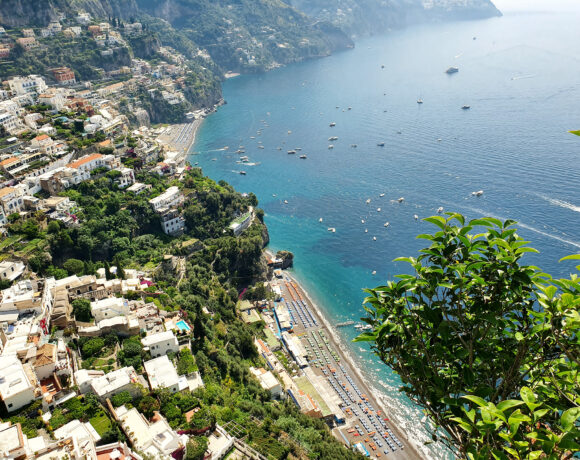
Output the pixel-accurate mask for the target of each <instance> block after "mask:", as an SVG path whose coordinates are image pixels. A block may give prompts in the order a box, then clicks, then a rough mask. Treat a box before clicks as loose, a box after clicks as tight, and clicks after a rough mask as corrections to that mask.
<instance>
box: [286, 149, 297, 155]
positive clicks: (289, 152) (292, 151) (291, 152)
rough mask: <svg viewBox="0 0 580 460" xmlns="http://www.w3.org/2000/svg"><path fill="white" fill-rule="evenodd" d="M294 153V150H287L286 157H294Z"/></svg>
mask: <svg viewBox="0 0 580 460" xmlns="http://www.w3.org/2000/svg"><path fill="white" fill-rule="evenodd" d="M295 153H296V150H288V155H294V154H295Z"/></svg>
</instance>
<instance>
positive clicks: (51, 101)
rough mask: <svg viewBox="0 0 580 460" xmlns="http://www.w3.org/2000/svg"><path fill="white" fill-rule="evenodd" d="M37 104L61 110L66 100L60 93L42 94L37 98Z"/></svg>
mask: <svg viewBox="0 0 580 460" xmlns="http://www.w3.org/2000/svg"><path fill="white" fill-rule="evenodd" d="M38 103H39V104H46V105H50V106H51V107H52V108H53V109H56V110H61V109H62V108H63V107H64V106H65V105H66V104H67V100H66V99H65V97H64V95H63V93H61V92H58V93H42V94H40V95H39V96H38Z"/></svg>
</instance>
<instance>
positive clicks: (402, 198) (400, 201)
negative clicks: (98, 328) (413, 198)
mask: <svg viewBox="0 0 580 460" xmlns="http://www.w3.org/2000/svg"><path fill="white" fill-rule="evenodd" d="M397 201H398V202H399V203H402V202H403V201H405V198H404V197H401V198H399V199H398V200H397Z"/></svg>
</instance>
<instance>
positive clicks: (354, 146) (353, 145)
mask: <svg viewBox="0 0 580 460" xmlns="http://www.w3.org/2000/svg"><path fill="white" fill-rule="evenodd" d="M350 146H351V147H352V148H353V149H356V148H357V147H358V146H357V145H356V144H350Z"/></svg>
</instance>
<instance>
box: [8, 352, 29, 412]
mask: <svg viewBox="0 0 580 460" xmlns="http://www.w3.org/2000/svg"><path fill="white" fill-rule="evenodd" d="M0 398H1V399H2V401H3V402H4V405H5V406H6V410H7V411H8V412H14V411H16V410H18V409H20V408H21V407H24V406H26V405H27V404H29V403H31V402H32V401H33V400H34V387H33V386H32V383H31V382H30V379H29V378H28V375H27V374H26V371H25V370H24V367H23V365H22V363H21V362H20V361H19V360H18V358H17V357H16V356H0Z"/></svg>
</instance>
